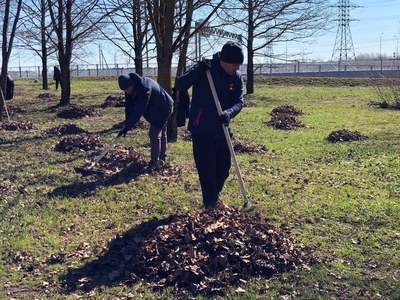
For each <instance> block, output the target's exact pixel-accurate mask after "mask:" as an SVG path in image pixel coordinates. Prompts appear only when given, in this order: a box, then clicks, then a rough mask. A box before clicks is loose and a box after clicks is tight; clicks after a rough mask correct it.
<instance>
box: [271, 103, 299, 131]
mask: <svg viewBox="0 0 400 300" xmlns="http://www.w3.org/2000/svg"><path fill="white" fill-rule="evenodd" d="M303 114H304V112H303V111H302V110H301V109H298V108H295V107H293V106H292V105H288V104H284V105H281V106H278V107H275V108H274V109H273V110H272V112H271V116H272V117H271V120H270V121H268V122H264V123H265V124H267V125H268V126H271V127H273V128H275V129H283V130H292V129H297V128H299V127H305V124H304V123H303V122H302V121H300V120H297V119H296V117H295V116H298V115H303Z"/></svg>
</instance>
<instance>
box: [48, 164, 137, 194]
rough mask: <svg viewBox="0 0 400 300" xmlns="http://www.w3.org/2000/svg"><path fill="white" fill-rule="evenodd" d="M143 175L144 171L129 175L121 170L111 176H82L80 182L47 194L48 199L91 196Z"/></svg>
mask: <svg viewBox="0 0 400 300" xmlns="http://www.w3.org/2000/svg"><path fill="white" fill-rule="evenodd" d="M142 174H144V171H141V172H135V173H129V172H128V171H126V170H122V171H121V172H119V173H115V174H112V175H111V176H105V175H103V176H102V175H96V174H93V175H89V176H82V181H80V182H74V183H71V184H68V185H64V186H60V187H57V188H55V189H54V190H53V191H52V192H49V193H48V194H47V196H48V197H50V198H51V197H58V198H59V197H70V198H71V197H72V198H76V197H82V196H90V195H93V194H94V193H95V192H96V191H97V190H100V189H102V188H105V187H107V186H112V185H118V184H123V183H125V184H127V183H129V182H130V181H132V180H135V179H137V178H138V177H139V176H140V175H142Z"/></svg>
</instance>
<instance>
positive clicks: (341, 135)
mask: <svg viewBox="0 0 400 300" xmlns="http://www.w3.org/2000/svg"><path fill="white" fill-rule="evenodd" d="M367 138H368V137H367V136H365V135H363V134H362V133H360V132H358V131H350V130H347V129H340V130H336V131H333V132H331V133H330V134H329V135H328V137H327V138H326V140H328V141H329V142H332V143H337V142H350V141H362V140H366V139H367Z"/></svg>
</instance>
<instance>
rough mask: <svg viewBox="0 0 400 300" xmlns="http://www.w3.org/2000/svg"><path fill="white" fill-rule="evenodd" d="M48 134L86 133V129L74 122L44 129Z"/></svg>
mask: <svg viewBox="0 0 400 300" xmlns="http://www.w3.org/2000/svg"><path fill="white" fill-rule="evenodd" d="M46 133H47V134H49V135H66V134H80V133H87V131H86V130H83V129H82V128H79V127H78V126H76V125H75V124H61V125H59V126H56V127H52V128H49V129H47V130H46Z"/></svg>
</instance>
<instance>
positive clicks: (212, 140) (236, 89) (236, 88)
mask: <svg viewBox="0 0 400 300" xmlns="http://www.w3.org/2000/svg"><path fill="white" fill-rule="evenodd" d="M243 60H244V55H243V51H242V48H241V45H240V44H238V43H236V42H233V41H230V42H227V43H226V44H225V45H224V46H223V47H222V50H221V51H220V52H217V53H215V54H214V55H213V57H212V59H211V60H202V61H199V62H197V63H195V64H194V65H193V66H192V67H191V68H190V69H189V70H188V71H187V72H186V73H184V74H183V75H182V76H180V77H179V78H177V80H176V82H175V88H176V89H177V90H178V91H187V90H188V89H189V88H190V87H192V101H191V105H190V111H189V124H188V130H189V131H190V132H191V135H192V146H193V157H194V161H195V164H196V168H197V173H198V176H199V181H200V185H201V190H202V196H203V205H204V207H205V208H206V209H208V208H222V207H223V204H222V202H221V201H220V200H219V194H220V192H221V190H222V188H223V185H224V183H225V180H226V179H227V178H228V176H229V169H230V167H231V154H230V151H229V147H228V144H227V141H226V139H225V135H224V132H223V127H222V125H225V126H229V122H230V119H231V118H233V117H235V116H236V115H237V114H238V113H239V112H240V111H241V110H242V108H243V105H244V101H243V79H242V74H241V72H240V71H239V69H240V65H241V64H242V63H243ZM206 70H210V73H211V76H212V79H213V81H214V85H215V87H216V89H217V94H218V98H219V101H220V103H221V108H222V110H223V113H222V114H221V115H218V111H217V108H216V106H215V102H214V98H213V95H212V91H211V88H210V85H209V83H208V79H207V75H206ZM228 128H230V127H228Z"/></svg>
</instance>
